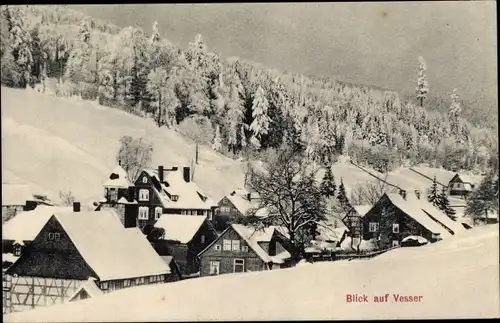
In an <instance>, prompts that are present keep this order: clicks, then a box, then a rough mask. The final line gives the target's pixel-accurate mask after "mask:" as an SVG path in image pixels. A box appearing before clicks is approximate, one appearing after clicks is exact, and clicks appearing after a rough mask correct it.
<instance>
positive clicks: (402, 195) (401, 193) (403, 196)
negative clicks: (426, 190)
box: [399, 190, 406, 200]
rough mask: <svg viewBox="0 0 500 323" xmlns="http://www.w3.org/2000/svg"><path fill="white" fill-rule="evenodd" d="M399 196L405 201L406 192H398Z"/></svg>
mask: <svg viewBox="0 0 500 323" xmlns="http://www.w3.org/2000/svg"><path fill="white" fill-rule="evenodd" d="M399 195H401V197H402V198H403V199H405V200H406V191H405V190H400V191H399Z"/></svg>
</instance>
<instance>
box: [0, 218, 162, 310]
mask: <svg viewBox="0 0 500 323" xmlns="http://www.w3.org/2000/svg"><path fill="white" fill-rule="evenodd" d="M169 274H170V268H169V267H168V265H167V264H166V263H165V262H164V261H163V260H162V259H161V258H160V257H159V256H158V254H157V253H156V252H155V251H154V249H153V248H152V247H151V245H150V243H149V242H148V241H147V240H146V238H145V236H144V235H143V234H142V232H140V230H139V229H138V228H129V229H125V228H124V227H123V225H122V224H121V222H120V219H119V217H118V214H117V213H116V212H115V211H114V210H105V211H97V212H65V213H56V214H54V215H53V216H51V217H50V219H49V220H48V221H47V223H46V224H45V225H44V226H43V228H42V229H41V231H40V232H39V233H38V234H37V235H36V237H35V238H34V239H33V242H32V243H31V244H30V245H29V247H27V248H26V249H25V251H24V252H23V253H22V255H21V256H20V257H19V259H18V260H17V261H16V262H15V263H14V264H13V265H11V266H10V267H9V268H8V269H7V270H6V276H7V277H8V284H9V286H8V289H9V294H10V304H9V305H8V307H9V308H10V311H22V310H26V309H30V308H35V307H39V306H47V305H52V304H56V303H62V302H64V301H66V300H68V298H69V297H70V296H71V295H72V294H73V293H74V292H75V291H76V290H77V289H78V288H79V287H80V285H81V284H83V283H85V282H86V281H87V280H88V279H89V278H91V277H93V278H95V281H96V285H97V286H98V287H99V289H100V290H101V291H103V292H104V293H107V292H110V291H113V290H117V289H122V288H127V287H130V286H134V285H143V284H155V283H163V282H166V281H167V279H168V275H169Z"/></svg>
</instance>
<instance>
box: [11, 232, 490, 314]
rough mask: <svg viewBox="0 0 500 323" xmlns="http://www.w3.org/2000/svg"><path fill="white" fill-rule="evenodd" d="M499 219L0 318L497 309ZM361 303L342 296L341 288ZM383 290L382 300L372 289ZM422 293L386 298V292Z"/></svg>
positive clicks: (482, 311) (472, 311)
mask: <svg viewBox="0 0 500 323" xmlns="http://www.w3.org/2000/svg"><path fill="white" fill-rule="evenodd" d="M498 266H499V250H498V225H489V226H485V227H477V228H474V229H472V230H469V231H467V232H466V233H464V234H462V235H460V236H454V237H451V238H450V239H448V240H447V241H441V242H438V243H435V244H432V245H426V246H423V247H414V248H401V249H396V250H393V251H389V252H387V253H385V254H382V255H380V256H378V257H375V258H372V259H369V260H353V261H337V262H324V263H315V264H310V265H304V266H297V267H295V268H291V269H282V270H275V271H270V272H255V273H246V274H227V275H221V276H217V277H207V278H199V279H192V280H187V281H181V282H176V283H170V284H163V285H151V286H141V287H134V288H130V289H126V290H121V291H117V292H113V293H111V294H108V295H105V296H102V297H97V298H94V299H89V300H83V301H78V302H74V303H68V304H62V305H56V306H53V307H49V308H43V309H38V310H33V311H27V312H22V313H14V314H10V315H5V316H4V320H5V322H40V321H43V322H63V321H64V322H73V321H79V322H85V321H101V322H107V321H114V322H117V321H148V322H154V321H196V320H205V321H215V320H270V319H279V320H292V319H293V320H303V319H383V318H385V319H410V318H412V319H415V318H422V319H424V318H425V319H428V318H437V319H439V318H474V317H483V318H484V317H498V316H499V315H500V298H499V288H498V286H499V284H500V282H499V270H498V269H499V268H498ZM355 293H357V294H360V295H362V294H363V293H364V294H366V295H367V297H368V300H369V302H368V303H347V302H346V295H347V294H355ZM385 294H389V299H388V302H387V303H374V302H373V296H385ZM396 294H398V295H405V296H422V298H421V301H420V302H417V303H415V302H414V303H395V302H394V296H393V295H396Z"/></svg>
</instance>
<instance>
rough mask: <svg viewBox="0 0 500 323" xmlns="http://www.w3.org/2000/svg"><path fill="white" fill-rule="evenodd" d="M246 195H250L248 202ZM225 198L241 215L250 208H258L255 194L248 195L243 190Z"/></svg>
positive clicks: (238, 190)
mask: <svg viewBox="0 0 500 323" xmlns="http://www.w3.org/2000/svg"><path fill="white" fill-rule="evenodd" d="M248 194H250V200H248ZM226 197H227V198H228V200H229V201H231V203H233V205H234V206H235V207H236V208H237V209H238V211H240V212H241V214H243V215H246V212H247V211H248V210H250V209H251V208H255V207H257V206H258V197H257V194H256V193H250V192H248V191H247V190H245V189H237V190H235V191H233V192H231V193H230V194H228V195H226Z"/></svg>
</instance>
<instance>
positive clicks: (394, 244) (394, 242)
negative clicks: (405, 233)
mask: <svg viewBox="0 0 500 323" xmlns="http://www.w3.org/2000/svg"><path fill="white" fill-rule="evenodd" d="M392 247H393V248H395V247H399V241H398V240H392Z"/></svg>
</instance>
